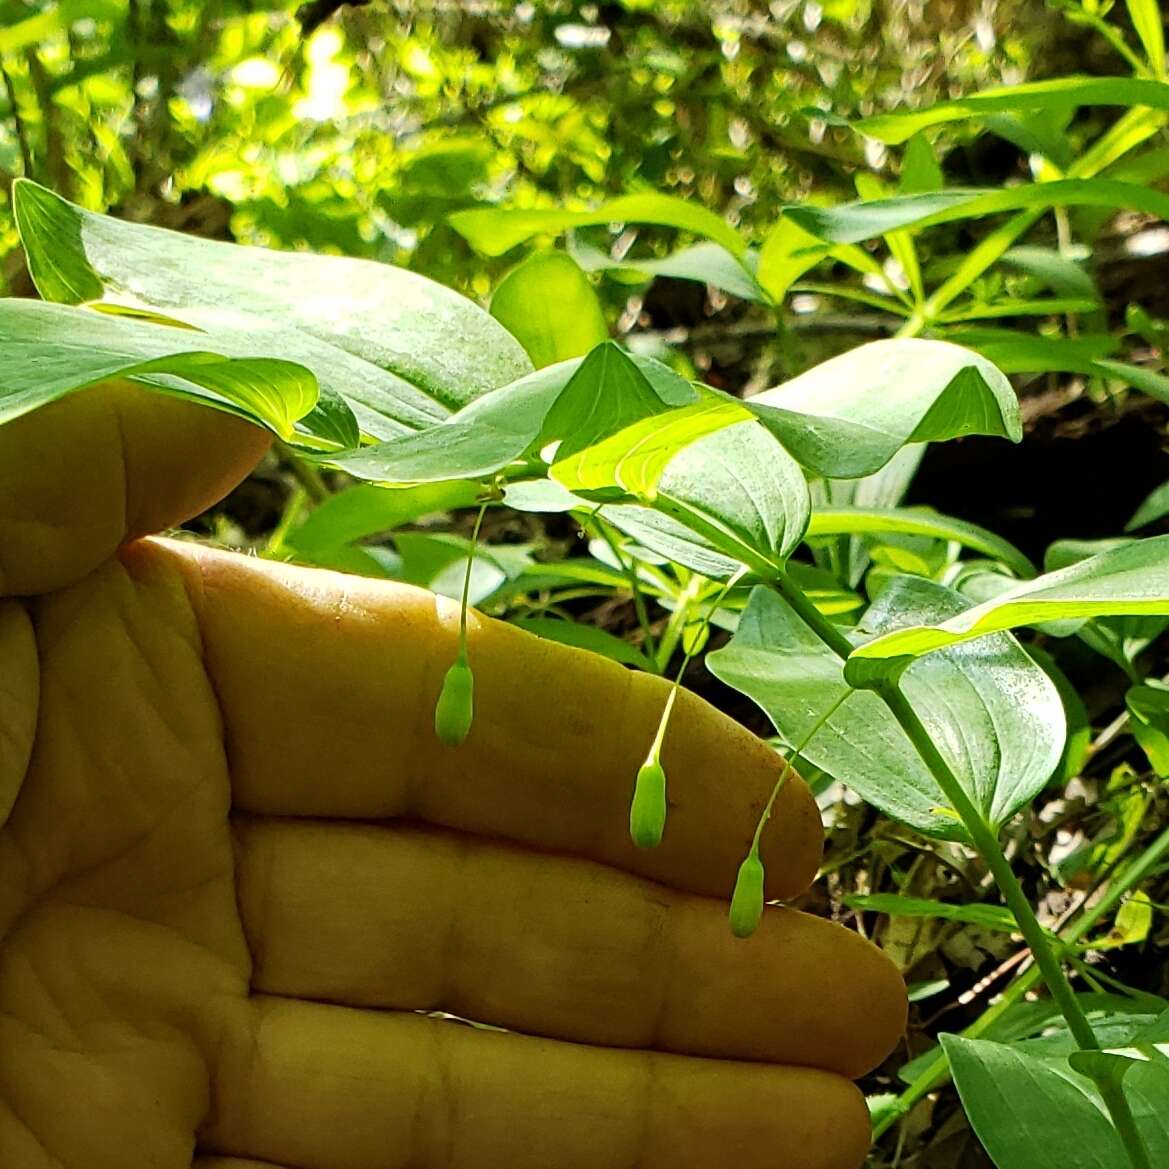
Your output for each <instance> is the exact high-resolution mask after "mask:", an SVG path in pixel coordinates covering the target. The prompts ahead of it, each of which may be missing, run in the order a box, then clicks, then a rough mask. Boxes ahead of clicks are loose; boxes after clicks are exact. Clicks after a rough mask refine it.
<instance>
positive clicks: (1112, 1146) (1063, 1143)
mask: <svg viewBox="0 0 1169 1169" xmlns="http://www.w3.org/2000/svg"><path fill="white" fill-rule="evenodd" d="M942 1046H943V1048H944V1049H945V1052H946V1056H947V1057H948V1059H949V1061H950V1070H951V1072H952V1073H953V1076H954V1083H955V1085H956V1086H957V1088H958V1094H959V1095H960V1096H961V1098H962V1104H963V1106H964V1107H965V1109H966V1115H967V1116H968V1117H969V1118H970V1124H971V1127H972V1128H973V1129H974V1131H975V1133H977V1134H978V1139H979V1140H980V1141H981V1142H982V1144H983V1146H984V1147H985V1148H986V1151H987V1152H988V1153H989V1154H990V1156H991V1159H992V1160H993V1161H994V1163H995V1165H996V1166H997V1167H998V1169H1069V1167H1070V1166H1075V1167H1076V1169H1119V1166H1122V1165H1124V1164H1126V1163H1127V1157H1126V1155H1125V1152H1124V1148H1123V1146H1122V1145H1121V1143H1120V1138H1119V1137H1118V1136H1117V1134H1116V1130H1115V1129H1113V1127H1112V1125H1111V1123H1110V1122H1109V1120H1108V1118H1107V1116H1106V1115H1105V1113H1104V1111H1103V1110H1102V1108H1101V1106H1100V1103H1099V1099H1098V1097H1097V1095H1096V1092H1095V1090H1094V1089H1093V1087H1092V1085H1091V1082H1090V1081H1088V1080H1086V1079H1084V1080H1081V1079H1079V1078H1078V1077H1076V1076H1075V1074H1074V1073H1073V1072H1072V1071H1071V1069H1070V1068H1068V1069H1067V1070H1066V1071H1063V1070H1062V1069H1061V1068H1060V1067H1059V1066H1058V1065H1057V1064H1055V1063H1054V1062H1051V1061H1047V1060H1044V1059H1042V1058H1040V1057H1039V1056H1036V1055H1032V1054H1030V1053H1029V1052H1026V1051H1024V1050H1023V1049H1022V1048H1020V1047H1017V1046H1011V1045H1007V1044H1005V1043H994V1042H991V1041H989V1040H984V1039H962V1038H960V1037H959V1036H957V1035H943V1036H942Z"/></svg>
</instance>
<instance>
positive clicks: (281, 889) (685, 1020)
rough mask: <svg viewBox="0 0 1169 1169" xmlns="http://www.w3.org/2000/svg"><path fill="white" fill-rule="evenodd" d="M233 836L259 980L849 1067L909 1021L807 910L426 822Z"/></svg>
mask: <svg viewBox="0 0 1169 1169" xmlns="http://www.w3.org/2000/svg"><path fill="white" fill-rule="evenodd" d="M236 839H237V845H238V848H237V852H238V861H237V869H236V872H237V878H236V889H237V897H238V900H239V904H240V912H241V915H242V918H243V923H244V930H245V933H246V934H247V936H248V943H249V948H250V949H251V952H252V954H253V957H254V963H255V964H254V970H253V975H252V986H253V987H254V988H255V989H256V990H259V991H262V992H266V993H271V994H279V995H285V996H290V997H297V998H311V999H317V1000H323V1001H327V1002H334V1003H343V1004H347V1005H350V1006H366V1007H389V1008H396V1009H399V1010H442V1011H446V1012H449V1013H451V1014H454V1015H458V1016H461V1017H463V1018H468V1019H474V1020H476V1021H478V1022H483V1023H491V1024H495V1025H497V1026H502V1027H507V1028H509V1029H513V1030H518V1031H525V1032H528V1033H531V1034H539V1035H544V1036H548V1037H551V1038H557V1039H567V1040H573V1041H576V1042H581V1043H596V1044H604V1045H607V1046H620V1047H644V1048H655V1049H657V1050H661V1051H673V1052H681V1053H686V1054H692V1055H703V1056H716V1057H724V1058H732V1059H751V1060H769V1061H772V1062H775V1063H786V1064H802V1065H806V1066H811V1067H821V1068H827V1069H830V1070H832V1071H837V1072H840V1073H841V1074H842V1075H846V1076H850V1077H855V1076H859V1075H861V1074H863V1073H864V1072H866V1071H868V1070H869V1069H870V1068H872V1067H873V1066H875V1065H876V1064H878V1063H879V1062H880V1061H881V1060H882V1059H883V1058H884V1057H885V1056H886V1055H887V1054H888V1052H889V1051H890V1050H891V1048H892V1047H893V1046H894V1044H895V1043H896V1042H897V1038H898V1036H899V1035H900V1034H901V1033H902V1031H903V1030H904V1026H905V988H904V984H903V983H902V980H901V977H900V975H899V974H898V973H897V970H896V968H895V967H894V966H893V964H892V963H891V962H889V960H888V959H887V958H885V956H884V955H883V954H882V953H881V952H880V951H879V950H877V949H876V947H874V946H872V945H870V944H869V943H868V942H866V941H865V940H864V939H863V938H861V937H859V936H858V935H857V934H855V933H852V932H851V931H850V930H846V929H844V928H843V927H841V926H838V925H833V924H832V923H830V922H827V921H823V920H821V919H820V918H816V917H811V916H809V915H808V914H803V913H796V912H794V911H792V910H785V909H769V910H767V911H766V912H765V913H764V915H763V921H762V923H761V926H760V929H759V931H758V932H757V933H756V934H755V935H754V937H752V938H750V939H748V940H741V939H738V938H735V937H734V936H733V935H732V934H731V932H730V929H729V928H728V926H727V918H726V903H725V902H724V901H715V900H711V899H709V898H704V897H696V896H694V895H692V894H686V893H677V892H674V891H672V890H670V889H667V888H665V887H663V886H661V885H657V884H654V883H653V882H650V881H647V880H644V879H642V878H638V877H632V876H629V875H627V874H625V873H621V872H618V871H617V870H615V869H612V868H609V867H607V866H605V865H598V864H594V863H592V862H589V861H584V860H577V859H569V858H562V857H549V856H543V855H541V854H539V853H533V852H530V851H528V850H525V849H520V848H516V847H514V846H509V845H505V844H501V843H498V842H493V841H485V840H478V839H476V838H473V837H467V836H461V835H455V834H452V833H449V832H440V831H435V830H432V829H427V830H419V829H412V828H385V827H382V826H373V825H359V824H330V823H324V822H320V821H311V822H296V821H291V820H252V819H246V820H243V821H240V822H237V824H236Z"/></svg>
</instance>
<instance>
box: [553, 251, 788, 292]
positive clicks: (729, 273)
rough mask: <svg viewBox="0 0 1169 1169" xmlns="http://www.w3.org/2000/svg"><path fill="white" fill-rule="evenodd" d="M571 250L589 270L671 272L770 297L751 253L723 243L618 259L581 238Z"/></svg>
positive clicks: (643, 275)
mask: <svg viewBox="0 0 1169 1169" xmlns="http://www.w3.org/2000/svg"><path fill="white" fill-rule="evenodd" d="M569 252H570V253H571V255H572V257H573V259H575V260H576V262H577V263H578V264H579V265H580V266H581V267H582V268H583V269H584V270H585V271H586V272H627V273H629V275H630V276H631V277H641V278H643V279H645V278H649V277H653V276H671V277H673V278H674V279H675V280H695V281H698V282H699V283H700V284H710V285H712V286H713V287H715V288H721V289H722V290H723V292H729V293H730V294H731V295H732V296H737V297H739V298H740V299H741V300H750V301H756V302H761V303H764V302H766V301H767V296H766V294H765V293H764V291H763V289H762V288H760V286H759V285H758V284H757V283H756V281H755V279H754V278H753V277H752V276H751V273H750V271H749V270H748V268H749V266H750V265H749V257H747V256H745V257H744V263H740V262H739V261H738V260H737V259H736V258H735V257H734V256H733V255H731V253H730V252H728V251H727V250H726V248H724V247H722V246H721V245H720V244H715V243H699V244H691V245H690V247H688V248H681V249H679V250H678V251H676V252H673V253H671V254H670V255H668V256H664V257H663V258H662V259H660V260H655V259H637V260H614V259H613V258H612V257H611V256H610V255H609V254H608V253H607V252H603V251H601V250H600V249H599V248H594V247H590V246H589V245H588V244H582V243H579V242H573V243H572V244H571V245H570V247H569Z"/></svg>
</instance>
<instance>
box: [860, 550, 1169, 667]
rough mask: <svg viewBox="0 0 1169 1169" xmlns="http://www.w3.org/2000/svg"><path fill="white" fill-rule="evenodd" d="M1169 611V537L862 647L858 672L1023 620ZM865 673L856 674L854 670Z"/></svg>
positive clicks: (1091, 561)
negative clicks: (943, 619)
mask: <svg viewBox="0 0 1169 1169" xmlns="http://www.w3.org/2000/svg"><path fill="white" fill-rule="evenodd" d="M1167 614H1169V536H1156V537H1153V538H1152V539H1148V540H1133V541H1131V542H1129V543H1126V544H1124V545H1123V546H1121V547H1118V548H1113V549H1111V550H1109V551H1107V552H1102V553H1101V554H1100V555H1098V556H1093V557H1090V558H1089V559H1087V560H1081V561H1079V562H1078V563H1076V564H1073V565H1071V566H1069V567H1068V568H1064V569H1060V570H1059V571H1058V572H1050V573H1045V574H1044V575H1043V576H1040V577H1037V578H1036V579H1035V580H1030V581H1026V582H1025V583H1023V584H1020V585H1018V586H1016V587H1015V588H1012V589H1009V590H1008V591H1006V592H1005V593H1002V594H1001V595H999V596H997V597H994V598H992V599H991V600H989V601H986V602H984V603H983V604H981V605H976V606H975V607H974V608H972V609H967V610H966V612H964V613H959V614H957V615H955V616H953V617H950V618H948V619H947V620H945V621H939V622H937V623H927V624H920V625H913V626H910V627H909V628H906V629H900V630H897V631H895V632H891V633H887V634H885V635H884V636H882V637H877V638H875V639H874V640H872V641H870V642H867V643H866V644H865V645H863V646H860V647H858V648H857V649H855V650H854V651H853V653H852V656H851V658H850V659H849V670H850V676H854V677H857V678H858V680H859V679H860V678H861V677H870V676H872V675H870V674H869V673H868V671H872V670H877V671H882V670H883V671H885V672H888V671H890V670H896V669H897V668H900V666H901V665H903V664H904V663H905V662H906V661H908V660H911V659H912V658H915V657H918V656H920V655H922V654H928V653H931V652H933V651H934V650H937V649H940V648H942V647H944V646H951V645H956V644H958V643H959V642H963V641H969V640H971V639H972V638H977V637H982V636H983V635H984V634H987V633H993V632H995V631H999V630H1005V629H1013V628H1015V627H1017V626H1020V625H1034V624H1036V623H1038V622H1043V621H1059V620H1065V619H1072V618H1085V617H1106V616H1143V615H1149V616H1152V615H1167ZM854 670H856V671H859V672H858V673H856V674H853V673H852V671H854Z"/></svg>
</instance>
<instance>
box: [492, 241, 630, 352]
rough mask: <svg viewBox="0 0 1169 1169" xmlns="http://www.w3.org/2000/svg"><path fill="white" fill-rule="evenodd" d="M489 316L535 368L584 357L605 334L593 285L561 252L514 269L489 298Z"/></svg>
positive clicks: (532, 259)
mask: <svg viewBox="0 0 1169 1169" xmlns="http://www.w3.org/2000/svg"><path fill="white" fill-rule="evenodd" d="M491 315H492V316H493V317H494V318H495V319H496V320H497V321H499V323H500V324H501V325H503V327H504V328H505V329H507V330H508V332H509V333H511V335H512V336H513V337H515V338H516V340H517V341H519V343H520V344H521V345H522V346H523V347H524V350H525V351H526V352H527V355H528V356H529V357H530V358H531V359H532V364H533V365H534V366H535V367H536V368H537V369H542V368H543V367H544V366H546V365H553V364H555V363H556V362H558V361H567V360H568V359H569V358H571V357H583V356H584V354H586V353H587V352H588V351H589V350H590V349H592V348H593V347H594V346H595V345H600V344H601V342H602V341H605V340H607V339H608V336H609V328H608V326H607V325H606V324H605V314H604V313H603V312H602V311H601V302H600V301H599V300H598V299H597V294H596V292H594V291H593V286H592V285H591V284H590V283H589V281H588V277H587V276H585V274H584V273H583V272H582V271H581V270H580V267H579V265H578V264H577V263H576V261H575V260H573V258H572V257H571V256H569V255H567V254H565V253H564V252H537V253H536V254H535V255H534V256H530V257H529V258H528V259H526V260H525V261H524V262H523V263H522V264H520V265H519V267H518V268H513V269H512V270H511V271H510V272H509V273H508V274H507V275H506V276H505V277H504V278H503V279H502V280H501V281H500V283H499V287H498V288H496V290H495V293H494V295H493V296H492V298H491Z"/></svg>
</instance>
